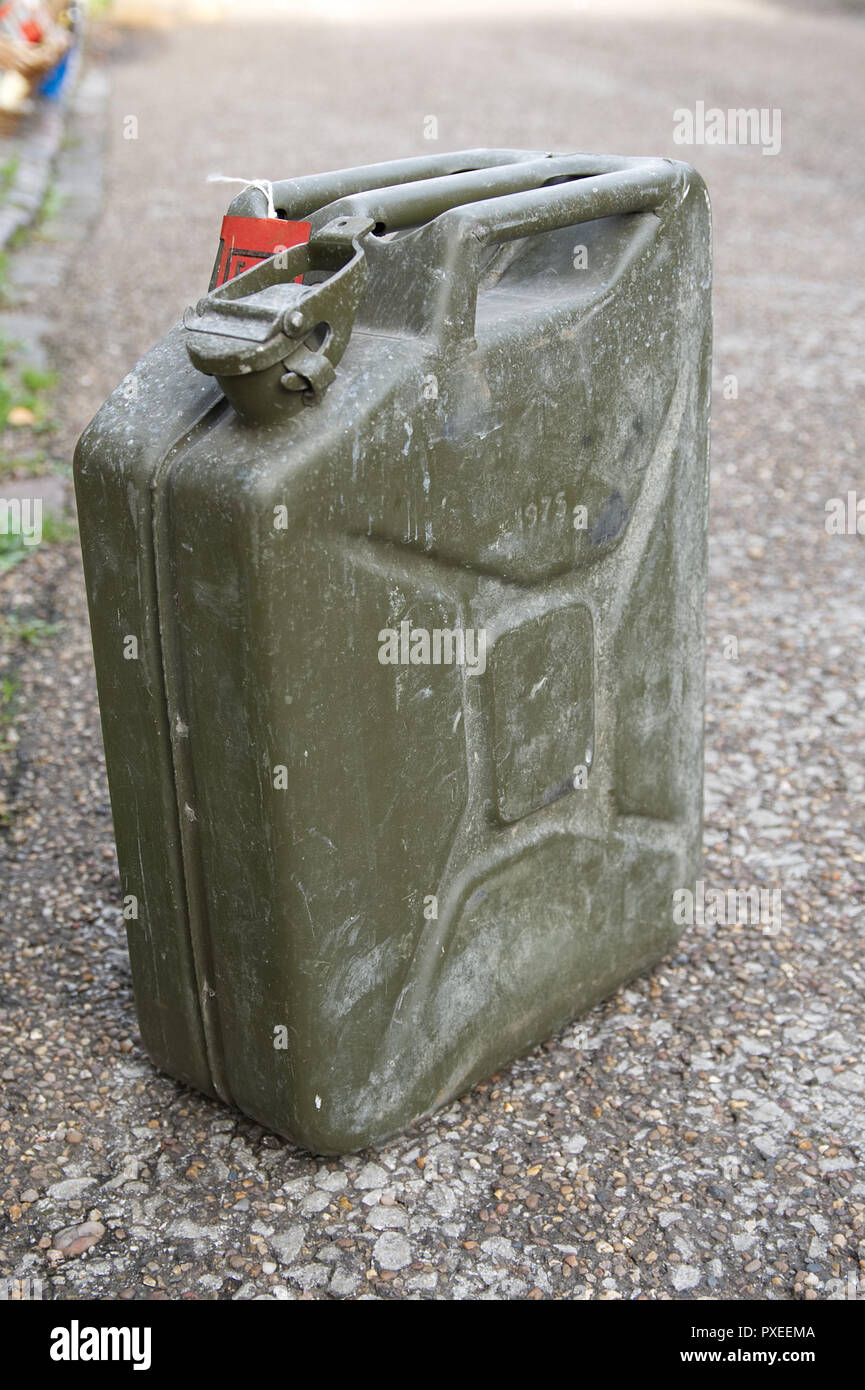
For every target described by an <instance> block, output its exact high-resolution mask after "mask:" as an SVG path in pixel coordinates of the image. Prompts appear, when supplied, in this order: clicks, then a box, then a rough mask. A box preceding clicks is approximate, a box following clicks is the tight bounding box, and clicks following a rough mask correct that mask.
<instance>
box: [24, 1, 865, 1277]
mask: <svg viewBox="0 0 865 1390" xmlns="http://www.w3.org/2000/svg"><path fill="white" fill-rule="evenodd" d="M863 50H865V28H863V24H862V22H861V19H860V18H858V17H857V15H856V14H855V13H845V12H842V11H834V10H832V11H829V12H821V13H820V14H817V15H812V14H810V13H808V12H807V10H805V9H803V8H802V7H801V6H795V7H792V8H790V9H787V10H776V9H772V8H771V7H757V6H748V5H737V6H736V7H733V6H730V9H729V13H724V12H723V11H721V12H718V11H717V8H716V11H715V12H712V13H706V14H703V15H697V16H694V17H688V16H683V15H682V13H681V12H679V13H678V14H677V15H676V16H675V17H666V18H665V17H663V16H660V17H656V18H649V19H647V18H642V17H639V16H635V15H634V14H633V13H627V14H619V15H617V14H615V13H611V14H610V15H607V16H606V17H597V16H596V15H593V14H592V13H589V12H587V11H586V10H581V11H579V12H578V13H575V14H573V15H571V16H563V17H559V18H553V19H544V18H542V17H541V18H535V19H532V20H528V19H522V20H518V19H512V20H508V21H507V22H505V21H501V22H499V21H496V20H495V19H494V18H492V17H485V18H484V19H482V20H474V21H467V22H456V21H454V20H452V19H448V20H447V21H446V22H441V23H436V22H433V21H430V22H425V23H423V24H421V23H417V22H394V21H392V20H391V21H389V22H388V23H387V24H385V25H382V24H350V23H330V24H329V23H323V22H313V21H310V22H306V23H302V22H295V23H292V24H285V25H282V26H274V27H271V28H266V27H262V26H261V25H249V26H227V27H218V26H215V27H206V26H202V27H195V28H186V29H178V30H175V31H169V32H164V33H144V32H128V33H119V32H116V33H112V32H111V31H108V32H106V33H104V34H103V37H102V38H101V39H100V40H99V41H98V43H97V44H96V45H95V46H94V51H93V53H92V56H91V68H92V69H97V70H98V71H99V73H100V74H102V75H104V76H106V77H107V79H108V81H109V83H110V91H109V95H108V98H107V101H106V103H105V105H104V109H103V112H102V115H101V118H100V121H101V124H100V130H99V135H98V138H97V136H96V135H95V134H94V131H93V127H92V119H91V122H90V124H89V125H88V126H87V130H86V132H85V133H84V134H83V135H80V132H79V135H80V138H81V139H83V140H85V144H86V149H87V151H88V157H87V159H86V160H84V161H83V162H82V161H81V159H80V158H79V167H78V168H77V170H76V171H75V173H74V174H73V175H72V176H70V179H69V180H68V182H70V184H71V189H72V193H73V194H74V189H75V184H76V180H77V181H78V185H79V192H81V193H82V195H86V193H87V185H88V184H89V183H90V182H91V181H92V180H96V178H97V175H98V176H99V177H100V178H102V179H103V180H104V187H103V191H102V194H101V199H100V203H99V206H98V209H96V210H94V209H93V208H92V207H91V206H90V203H88V200H87V197H86V196H82V198H81V200H80V205H81V206H80V208H79V211H78V212H76V211H75V199H74V196H72V197H71V202H70V208H71V211H70V212H69V217H68V222H67V223H66V224H64V214H63V211H62V209H61V210H60V212H59V213H57V214H56V216H55V224H56V230H58V231H59V236H57V237H55V240H54V241H53V242H48V243H47V244H46V245H45V246H40V245H39V244H36V243H34V244H32V245H31V246H30V247H29V248H25V251H24V252H22V253H17V252H16V253H15V256H18V255H19V254H25V255H26V256H27V257H29V260H28V261H27V262H26V271H27V273H25V274H23V276H22V275H19V277H18V280H17V281H15V276H14V273H13V281H15V283H16V284H17V287H18V291H19V293H20V296H21V297H23V301H24V302H25V307H26V308H27V312H29V313H30V314H33V315H36V316H37V317H41V320H42V321H43V323H44V324H45V325H47V327H46V332H47V337H48V347H49V354H50V358H51V361H52V362H53V364H54V366H55V367H56V369H57V371H58V373H59V376H60V385H59V387H58V390H57V393H56V398H55V403H54V411H55V428H54V432H53V434H52V444H51V451H52V454H53V456H55V457H56V458H58V459H60V460H63V459H66V460H68V458H69V457H70V456H71V449H72V446H73V445H74V441H75V438H76V437H77V434H78V433H79V432H80V429H81V428H82V427H83V425H84V424H85V423H86V421H87V420H88V418H89V417H90V415H91V414H92V413H93V412H94V411H95V410H96V408H97V407H98V406H99V404H100V403H101V401H102V400H103V398H104V397H105V395H106V394H107V392H108V391H109V390H110V389H111V388H112V387H113V386H114V385H115V384H116V383H117V381H118V380H119V379H120V378H121V377H122V376H123V375H124V374H125V372H126V371H127V369H128V368H129V366H130V365H131V364H132V363H133V362H134V361H135V360H136V359H137V358H138V357H139V356H140V355H141V354H142V353H143V352H144V351H146V350H147V349H148V348H149V347H150V346H151V344H152V343H153V342H154V341H155V340H157V339H158V338H159V337H160V336H161V335H162V334H163V333H164V332H165V331H166V330H167V329H168V327H169V326H170V325H171V324H172V323H173V322H174V321H175V320H176V319H177V318H178V316H179V314H180V312H181V311H182V309H183V308H184V307H185V305H186V304H187V303H189V302H191V301H194V300H195V299H196V297H197V296H198V295H199V294H200V293H201V292H202V290H203V289H204V288H205V287H206V284H207V280H208V276H209V271H210V267H211V263H212V258H213V255H214V250H215V245H216V239H217V235H218V228H219V222H220V217H221V213H222V211H223V208H224V205H225V203H226V201H227V194H226V190H225V189H224V188H220V187H217V186H213V185H208V184H206V182H205V179H206V176H207V175H208V174H210V173H215V172H216V173H223V174H229V175H239V176H243V177H250V178H251V177H260V176H266V177H274V178H276V177H281V176H289V175H295V174H301V173H307V172H315V171H318V170H322V169H326V168H336V167H341V166H346V165H351V164H357V163H364V162H369V161H374V160H378V159H382V158H392V157H399V156H402V155H407V154H412V153H429V152H430V150H431V149H432V150H435V149H438V150H446V149H459V148H463V147H470V146H476V145H505V146H515V147H527V148H533V147H539V148H548V149H562V150H567V149H582V150H591V151H608V152H616V153H627V154H661V155H669V156H671V157H675V158H686V159H689V160H690V161H691V162H692V163H694V164H696V165H697V167H698V168H699V169H700V171H701V172H702V174H703V175H704V177H705V178H706V180H707V183H708V186H709V189H710V192H711V195H712V200H713V207H714V227H715V275H716V280H715V284H716V293H715V368H714V385H715V398H714V406H713V436H712V450H713V454H712V459H713V461H712V489H711V513H712V514H711V552H710V554H711V581H710V598H709V639H708V709H707V762H706V833H705V874H704V877H705V882H706V884H707V885H712V886H715V887H718V888H725V889H726V888H730V887H732V888H738V889H744V888H747V887H749V886H754V885H756V886H759V887H762V888H764V889H765V890H773V889H774V890H777V891H778V893H779V894H780V903H781V910H780V913H779V914H778V915H777V920H776V921H774V923H773V924H772V928H771V930H770V931H768V932H766V931H764V930H763V928H762V927H760V926H756V927H755V926H752V925H748V924H742V925H737V924H735V923H733V924H728V925H723V926H717V925H703V926H699V925H697V926H694V927H692V928H689V929H688V930H687V931H686V933H685V935H684V937H683V938H682V942H681V946H680V948H679V952H678V954H676V955H675V956H674V957H673V958H671V959H668V960H666V961H665V962H663V963H662V964H661V965H660V966H659V967H658V968H657V969H656V970H655V971H654V972H652V973H651V974H650V975H648V976H646V977H644V978H641V979H639V980H637V981H635V982H634V983H632V984H631V985H629V986H627V987H626V988H623V989H621V990H620V991H618V992H617V993H616V994H615V995H614V996H613V997H612V998H611V999H609V1000H608V1001H607V1002H606V1003H604V1004H602V1005H601V1006H599V1007H598V1008H596V1009H595V1010H593V1011H592V1013H591V1014H590V1015H589V1016H588V1017H586V1018H585V1019H583V1020H581V1021H580V1022H579V1023H578V1024H575V1025H574V1026H573V1027H572V1028H570V1029H569V1030H567V1031H566V1032H564V1033H563V1034H562V1035H561V1036H559V1037H558V1038H555V1039H553V1040H551V1041H550V1042H549V1043H548V1044H546V1045H545V1046H544V1047H542V1048H539V1049H538V1050H537V1051H536V1052H535V1053H533V1054H532V1055H531V1056H530V1057H527V1058H525V1059H524V1060H522V1061H520V1062H518V1063H517V1064H515V1065H514V1066H512V1067H510V1068H508V1069H507V1070H506V1071H503V1072H502V1073H501V1074H500V1075H498V1076H496V1077H495V1078H493V1079H492V1080H490V1081H489V1082H488V1083H485V1084H483V1085H481V1086H478V1087H476V1088H475V1089H474V1090H473V1091H472V1092H471V1094H469V1095H467V1096H465V1097H463V1098H462V1099H461V1100H459V1101H458V1102H456V1103H454V1104H452V1105H449V1106H448V1107H447V1108H446V1109H444V1110H443V1111H440V1112H439V1113H438V1114H436V1115H435V1116H433V1117H432V1118H431V1119H429V1120H427V1121H425V1122H423V1123H421V1124H418V1125H417V1126H416V1127H414V1128H413V1129H412V1130H411V1132H409V1133H407V1134H406V1135H404V1136H403V1137H401V1138H397V1139H395V1140H394V1141H392V1142H391V1143H389V1144H387V1145H386V1146H385V1147H383V1148H382V1149H381V1150H379V1151H376V1152H374V1153H373V1152H369V1153H364V1154H361V1155H357V1156H353V1157H349V1158H346V1159H342V1160H328V1161H325V1160H320V1159H316V1158H314V1157H311V1156H309V1155H308V1154H306V1153H303V1152H301V1151H299V1150H297V1149H295V1148H293V1147H292V1146H291V1145H290V1144H287V1143H285V1142H284V1141H282V1140H280V1139H277V1138H274V1137H273V1136H272V1135H269V1134H267V1133H266V1132H265V1131H264V1130H262V1129H261V1128H260V1127H259V1126H257V1125H256V1124H254V1123H252V1122H250V1121H247V1120H246V1119H244V1118H243V1117H241V1116H238V1115H237V1114H236V1113H234V1112H232V1111H229V1110H227V1109H225V1108H223V1107H221V1106H220V1105H218V1104H215V1103H213V1102H211V1101H209V1100H207V1099H205V1098H203V1097H201V1096H198V1095H196V1094H194V1093H192V1092H190V1091H188V1090H186V1089H184V1088H183V1087H182V1086H180V1085H178V1084H176V1083H175V1082H173V1081H172V1080H170V1079H168V1078H166V1077H164V1076H162V1075H160V1074H158V1073H157V1072H156V1071H155V1070H154V1069H153V1068H152V1066H151V1065H150V1063H149V1061H148V1060H147V1057H146V1056H145V1055H144V1053H143V1051H142V1049H141V1045H140V1042H139V1039H138V1036H137V1030H136V1023H135V1017H134V1010H133V1006H132V998H131V987H130V978H129V974H128V967H127V963H126V955H125V948H124V939H123V931H122V924H121V922H120V920H119V913H118V902H119V885H118V879H117V874H116V865H115V861H114V852H113V841H112V832H111V820H110V811H109V807H108V798H107V790H106V784H105V773H104V763H103V759H102V754H101V741H100V734H99V723H98V712H97V705H96V696H95V686H94V679H93V672H92V664H91V654H90V647H89V635H88V627H87V619H86V609H85V599H84V590H83V582H82V578H81V573H80V560H79V556H78V552H77V548H76V546H75V544H74V542H70V541H64V540H63V539H62V537H61V539H59V540H57V541H55V542H54V543H52V544H43V545H42V546H39V547H37V548H35V550H34V551H33V553H32V554H30V555H28V556H27V558H26V559H24V560H22V561H21V562H20V563H19V564H16V565H15V566H14V567H13V568H12V569H10V570H8V571H7V572H6V573H5V574H3V575H2V576H0V596H2V600H3V604H2V607H3V612H4V614H6V615H7V616H8V615H9V614H14V615H16V616H17V619H18V628H17V629H16V633H17V636H14V634H10V629H9V625H8V623H7V626H6V632H5V647H0V652H2V654H3V660H4V662H5V666H4V668H3V669H4V672H5V674H6V675H7V677H8V678H9V679H10V680H13V679H14V685H15V687H16V688H15V695H14V700H12V701H11V702H10V706H9V710H10V712H9V718H8V720H7V725H6V726H5V732H4V735H3V737H4V744H3V747H4V749H5V751H4V752H3V753H0V766H2V768H3V769H4V772H5V781H4V784H3V794H4V803H3V813H4V826H3V830H2V832H0V872H2V880H3V884H4V894H3V905H2V919H0V927H2V933H0V951H2V955H0V1078H2V1086H3V1112H4V1113H3V1118H2V1120H0V1186H2V1210H0V1219H2V1223H3V1225H2V1228H0V1272H2V1273H4V1274H7V1275H16V1276H21V1277H30V1278H38V1279H41V1280H42V1281H43V1286H44V1290H45V1293H46V1296H48V1297H55V1298H68V1297H74V1298H92V1297H103V1298H117V1297H120V1298H145V1299H150V1298H166V1297H168V1298H177V1297H180V1296H183V1295H186V1296H193V1297H199V1298H207V1299H227V1298H240V1299H251V1298H256V1297H270V1298H278V1299H296V1298H313V1299H319V1298H343V1299H353V1298H358V1297H367V1298H390V1299H394V1298H398V1299H404V1298H407V1297H417V1298H424V1299H430V1298H437V1299H503V1298H512V1299H531V1298H535V1299H538V1298H540V1299H635V1298H647V1299H701V1298H702V1299H705V1298H708V1299H722V1298H732V1299H776V1300H797V1299H845V1298H858V1299H862V1298H865V1259H863V1257H865V1247H863V1244H862V1240H863V1213H865V1183H863V1176H862V1171H861V1160H862V1153H863V1090H865V1066H863V1061H862V1046H861V1029H862V1016H863V1007H862V985H863V980H862V952H861V939H862V926H863V922H865V916H863V893H865V829H863V791H865V764H863V736H862V735H863V729H862V723H863V718H862V705H863V696H865V645H863V640H862V637H863V632H865V584H863V554H865V552H863V538H862V536H859V535H855V534H852V535H847V534H843V535H833V534H829V533H828V532H827V530H826V525H825V522H826V510H825V508H826V503H827V501H828V500H829V499H832V498H843V499H846V497H847V493H848V491H850V490H855V489H856V488H857V487H858V488H859V493H860V495H862V494H865V480H863V474H862V460H861V438H862V428H861V426H862V415H861V404H860V402H861V387H862V382H863V366H862V363H863V360H865V359H863V336H865V333H863V316H862V312H861V310H862V301H863V297H865V286H863V282H862V277H861V264H860V262H861V257H860V246H861V233H862V228H863V217H865V197H863V174H862V163H861V141H860V135H859V132H860V131H861V128H862V117H863V110H862V108H863V105H865V96H863V84H862V81H861V73H862V68H863V56H865V54H863ZM697 102H703V103H704V106H705V108H707V109H708V108H711V107H720V108H721V109H723V110H727V109H729V108H737V107H757V108H765V109H766V110H767V112H769V113H771V112H773V111H776V110H777V111H778V112H780V117H779V120H780V125H779V126H776V127H775V128H774V133H775V135H778V134H780V149H779V150H778V151H777V152H776V153H769V154H767V153H764V150H763V148H762V147H761V146H760V145H708V144H706V145H700V146H693V147H686V146H682V145H680V144H677V143H676V142H675V141H674V139H673V132H674V129H675V126H676V117H675V112H676V111H677V110H678V109H681V108H685V109H689V110H693V109H695V106H696V103H697ZM429 116H434V117H435V118H436V121H437V123H438V141H437V142H436V143H433V142H430V141H428V140H426V139H425V138H424V129H425V124H424V123H425V118H427V117H429ZM130 118H132V119H131V120H130ZM767 129H768V128H767ZM131 131H134V133H135V138H128V136H129V134H130V132H131ZM72 137H73V138H72V139H71V141H70V142H69V147H68V149H67V152H66V154H65V155H64V156H63V158H64V159H67V160H68V159H69V158H71V157H73V155H74V151H75V148H76V146H75V139H76V138H78V136H76V130H75V126H74V123H73V129H72ZM87 142H89V143H87ZM79 152H80V149H79ZM88 161H89V162H88ZM82 184H83V187H82V186H81V185H82ZM91 201H92V200H91ZM82 209H83V210H82ZM76 218H77V221H76ZM40 257H41V259H40ZM14 259H15V257H14V256H13V264H14ZM40 266H41V267H42V268H43V270H44V272H45V273H44V274H40ZM49 271H50V272H51V273H49ZM22 282H23V283H22ZM24 471H25V473H26V468H25V470H24ZM34 619H36V620H41V621H42V622H43V623H47V624H49V628H50V629H53V631H48V630H45V629H39V628H38V626H37V628H36V629H34V630H33V631H32V632H31V636H30V640H27V639H26V638H22V637H21V633H20V624H21V622H22V621H24V622H29V623H30V624H31V627H32V623H33V620H34ZM13 637H14V640H13ZM10 731H11V732H10Z"/></svg>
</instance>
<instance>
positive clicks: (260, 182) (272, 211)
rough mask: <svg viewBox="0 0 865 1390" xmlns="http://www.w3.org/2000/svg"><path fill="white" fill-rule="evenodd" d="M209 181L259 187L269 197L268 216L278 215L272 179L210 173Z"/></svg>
mask: <svg viewBox="0 0 865 1390" xmlns="http://www.w3.org/2000/svg"><path fill="white" fill-rule="evenodd" d="M207 182H208V183H242V184H243V185H244V187H245V188H257V189H258V190H259V192H260V193H263V194H264V196H265V198H266V199H267V215H268V217H276V206H275V204H274V201H273V184H272V183H271V181H270V179H233V178H229V177H228V175H227V174H208V175H207Z"/></svg>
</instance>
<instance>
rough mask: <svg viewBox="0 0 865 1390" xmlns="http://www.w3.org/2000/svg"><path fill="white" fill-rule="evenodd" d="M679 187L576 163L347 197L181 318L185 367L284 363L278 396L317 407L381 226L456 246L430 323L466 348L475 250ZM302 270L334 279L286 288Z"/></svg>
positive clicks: (631, 165) (521, 165)
mask: <svg viewBox="0 0 865 1390" xmlns="http://www.w3.org/2000/svg"><path fill="white" fill-rule="evenodd" d="M599 165H600V166H601V172H598V166H599ZM610 166H614V167H610ZM381 167H382V168H387V167H388V166H381ZM681 184H682V166H680V165H676V164H674V163H672V162H671V161H669V160H665V159H636V160H612V159H610V160H606V159H603V158H601V159H599V158H597V157H592V156H586V155H573V156H558V157H547V158H543V159H540V160H537V159H529V160H524V161H520V162H511V163H508V164H506V165H503V166H488V167H486V168H485V169H482V170H472V171H467V172H465V173H459V174H451V175H446V176H444V177H441V176H438V175H433V176H431V177H430V178H428V179H420V180H414V181H413V182H409V183H407V184H402V185H398V186H394V185H388V186H386V187H384V188H381V189H378V190H366V191H364V192H363V193H358V194H352V195H350V196H348V197H345V198H342V199H338V200H337V201H336V202H334V203H331V204H329V205H328V206H327V207H326V208H324V209H321V210H320V211H319V213H318V214H317V216H316V217H315V219H314V224H315V222H318V223H319V224H321V221H322V219H323V218H325V216H326V218H327V220H326V221H325V222H324V225H319V226H318V227H316V226H315V225H313V231H312V235H311V237H310V240H309V242H307V243H305V244H303V245H300V246H296V247H292V248H291V249H289V250H288V251H284V252H281V253H280V254H279V255H277V256H273V257H271V258H270V259H268V260H266V261H263V262H261V263H260V264H259V265H257V266H254V267H252V268H251V269H250V270H247V271H245V272H244V273H243V274H241V275H239V276H237V277H236V278H235V279H234V280H230V281H228V282H226V283H225V284H223V285H221V286H219V288H217V289H215V290H212V291H211V292H210V293H209V294H208V295H206V296H205V297H204V298H203V299H202V300H200V301H199V303H198V305H197V306H196V307H195V309H189V310H187V311H186V314H185V315H184V319H183V322H184V326H185V328H186V329H187V348H188V351H189V355H190V358H191V360H192V362H193V364H194V366H196V367H197V368H198V369H199V371H202V372H205V373H207V374H208V375H213V376H218V377H232V376H237V375H247V374H249V373H250V372H255V371H261V370H264V369H266V368H269V367H272V366H274V364H276V363H279V362H281V363H282V364H283V366H284V369H285V370H284V373H283V375H282V378H281V384H282V386H283V387H284V388H285V389H287V390H302V391H303V392H304V393H305V395H304V398H305V400H307V401H314V400H316V399H318V398H319V396H320V394H321V392H322V391H323V390H325V389H326V387H327V386H328V385H329V383H330V382H331V381H332V380H333V377H334V375H335V367H336V365H337V363H338V361H339V359H340V357H341V356H342V353H343V352H344V350H345V347H346V346H347V344H348V340H349V337H350V335H351V329H352V325H353V322H354V317H355V313H356V312H357V308H358V305H359V303H360V300H361V298H362V295H363V290H364V288H365V284H366V278H367V266H366V258H365V255H364V249H363V241H364V240H365V238H366V237H368V236H369V234H370V233H371V232H373V231H374V230H380V229H381V226H382V224H384V227H385V228H388V227H404V226H415V225H417V224H418V223H420V222H426V221H431V220H433V219H436V218H438V219H439V221H438V224H437V228H438V234H439V236H440V237H441V238H443V239H444V242H445V243H446V244H448V245H449V246H450V249H451V251H453V250H454V247H455V244H456V246H457V247H458V248H459V249H458V250H457V254H456V255H450V256H449V257H448V260H449V265H450V271H451V274H450V283H449V285H448V286H447V289H446V292H445V303H444V305H440V306H439V312H438V313H437V314H436V315H435V318H436V319H437V320H438V322H439V324H440V325H442V326H444V327H447V325H448V324H456V325H457V332H456V334H455V336H456V337H458V338H459V337H462V338H466V337H470V336H471V332H472V331H473V323H474V304H475V296H476V282H477V255H478V253H479V250H480V248H481V246H482V245H483V244H485V243H487V244H488V243H490V242H497V241H508V240H512V239H515V238H518V237H522V236H529V235H533V234H537V233H541V232H546V231H553V230H555V229H557V228H561V227H566V226H571V225H575V224H577V223H580V222H585V221H590V220H593V219H595V218H601V217H610V216H614V215H621V214H625V213H634V212H647V211H653V210H656V209H658V208H660V207H661V205H662V204H663V203H665V202H667V201H668V200H669V199H670V198H672V197H673V195H674V193H675V192H676V190H677V189H679V188H680V187H681ZM233 206H234V204H233ZM311 270H319V271H321V270H323V271H330V272H332V273H331V274H330V276H329V278H328V279H326V280H323V281H320V282H319V283H317V284H311V285H296V284H293V283H292V282H293V281H295V280H296V278H297V276H298V275H301V274H304V273H305V272H308V271H311ZM277 286H278V287H280V288H279V289H278V290H277V291H276V296H275V295H274V293H273V291H274V290H275V287H277ZM467 314H470V318H471V326H468V324H467V322H466V315H467ZM460 324H461V325H462V331H460ZM319 325H325V326H326V333H325V337H324V339H323V341H322V342H321V343H320V344H319V345H318V346H317V347H316V348H310V347H309V346H308V345H307V343H306V342H305V341H304V340H305V339H307V340H308V338H309V335H310V333H311V332H312V330H313V329H315V328H317V327H318V326H319Z"/></svg>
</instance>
